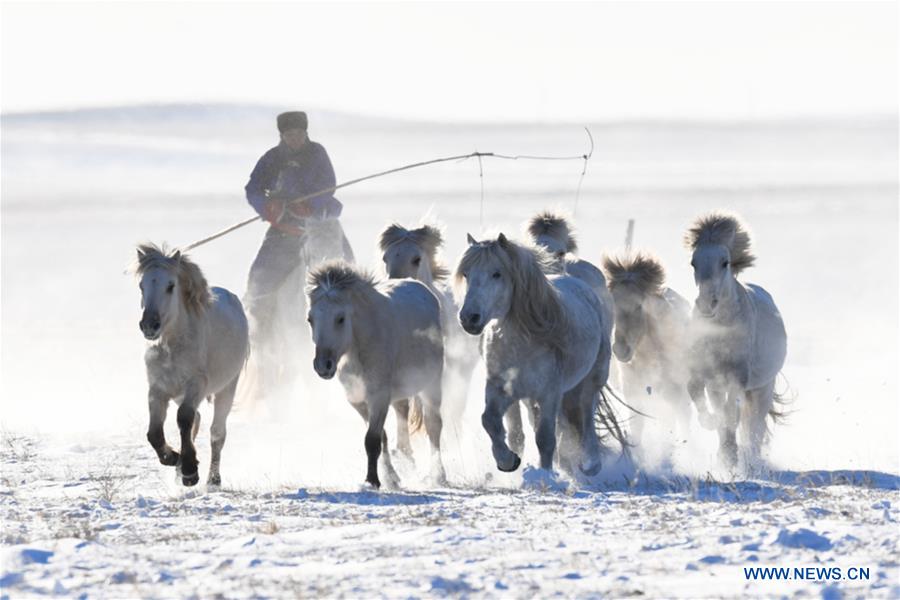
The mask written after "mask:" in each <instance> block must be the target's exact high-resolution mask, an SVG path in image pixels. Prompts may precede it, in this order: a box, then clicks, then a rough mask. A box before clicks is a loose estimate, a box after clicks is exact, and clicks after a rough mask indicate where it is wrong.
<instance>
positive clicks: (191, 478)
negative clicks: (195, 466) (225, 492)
mask: <svg viewBox="0 0 900 600" xmlns="http://www.w3.org/2000/svg"><path fill="white" fill-rule="evenodd" d="M199 482H200V473H192V474H191V475H184V474H182V476H181V483H183V484H184V485H186V486H188V487H192V486H195V485H197V484H198V483H199Z"/></svg>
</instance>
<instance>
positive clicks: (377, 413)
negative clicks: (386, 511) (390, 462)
mask: <svg viewBox="0 0 900 600" xmlns="http://www.w3.org/2000/svg"><path fill="white" fill-rule="evenodd" d="M389 405H390V399H389V398H387V397H386V396H385V397H379V398H376V399H371V400H370V401H369V402H368V411H367V412H368V413H369V415H368V416H369V419H368V422H369V423H368V424H369V427H368V429H367V430H366V438H365V446H366V456H367V458H368V471H367V473H366V481H367V482H368V483H369V484H371V485H372V486H373V487H375V488H380V487H381V480H379V479H378V458H379V457H380V456H381V450H382V446H383V445H386V444H387V433H386V432H385V431H384V421H385V419H386V418H387V411H388V406H389ZM354 408H356V407H355V406H354ZM357 410H359V409H357ZM360 414H361V411H360ZM385 449H386V446H385Z"/></svg>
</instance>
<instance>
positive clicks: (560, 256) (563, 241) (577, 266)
mask: <svg viewBox="0 0 900 600" xmlns="http://www.w3.org/2000/svg"><path fill="white" fill-rule="evenodd" d="M527 231H528V235H529V236H530V237H531V241H532V242H533V243H534V244H535V245H537V246H541V247H542V248H544V249H545V250H547V252H549V253H550V254H551V255H552V256H553V258H554V264H555V265H556V267H557V268H558V269H560V270H562V271H564V272H565V273H568V274H569V275H571V276H572V277H576V278H578V279H580V280H582V281H583V282H585V283H586V284H588V285H589V286H590V288H591V289H592V290H594V293H595V294H597V297H598V298H600V302H601V304H602V307H603V316H604V320H603V325H604V328H605V333H606V335H607V336H611V335H612V329H613V325H614V324H615V310H614V300H613V297H612V294H610V291H609V289H607V286H606V277H604V275H603V271H601V270H600V269H598V268H597V267H596V265H594V264H593V263H591V262H589V261H587V260H584V259H583V258H578V256H576V253H577V252H578V241H577V240H576V238H575V230H574V228H573V226H572V224H571V223H570V222H569V221H568V219H566V217H565V216H563V215H562V214H559V213H555V212H552V211H549V210H545V211H544V212H541V213H538V214H536V215H535V216H534V217H532V218H531V220H530V221H528V225H527Z"/></svg>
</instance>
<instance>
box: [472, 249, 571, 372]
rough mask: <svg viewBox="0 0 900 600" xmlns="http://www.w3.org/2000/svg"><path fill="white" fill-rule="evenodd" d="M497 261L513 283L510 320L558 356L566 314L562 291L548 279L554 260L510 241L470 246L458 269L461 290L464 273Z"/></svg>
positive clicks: (544, 252)
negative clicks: (483, 264)
mask: <svg viewBox="0 0 900 600" xmlns="http://www.w3.org/2000/svg"><path fill="white" fill-rule="evenodd" d="M491 259H496V260H498V261H499V262H500V264H501V265H503V266H504V268H505V270H506V272H507V273H508V274H509V276H510V279H511V280H512V286H513V290H512V297H513V302H512V306H511V307H510V312H509V318H510V319H511V320H512V322H513V323H514V324H515V325H516V326H517V327H518V328H519V329H520V330H521V331H522V332H523V333H524V334H525V335H527V336H529V337H530V338H531V340H532V341H534V342H536V343H539V344H544V345H547V346H549V347H550V348H552V349H553V350H554V352H556V353H557V354H558V355H562V354H563V353H564V351H565V347H566V339H565V338H566V333H565V331H566V325H567V320H566V314H565V311H564V310H563V305H562V303H561V302H560V299H559V295H558V291H557V290H556V288H555V287H553V285H552V284H551V283H550V281H549V280H548V279H547V276H546V275H545V272H548V271H550V270H552V269H553V268H554V263H555V261H554V258H553V256H552V255H551V254H550V253H549V252H547V251H546V250H544V249H543V248H538V247H534V246H525V245H523V244H519V243H517V242H514V241H512V240H509V239H507V240H506V242H505V243H501V242H500V241H499V238H498V239H495V240H487V241H483V242H477V243H475V244H471V245H469V247H468V248H467V249H466V251H465V253H464V254H463V256H462V258H461V259H460V261H459V265H458V266H457V268H456V273H455V277H454V279H455V281H456V285H457V287H458V288H462V287H463V286H464V279H465V278H464V277H463V273H465V272H467V271H469V270H470V269H472V268H473V267H476V266H478V265H480V264H482V263H484V262H486V261H489V260H491Z"/></svg>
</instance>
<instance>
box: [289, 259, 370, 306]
mask: <svg viewBox="0 0 900 600" xmlns="http://www.w3.org/2000/svg"><path fill="white" fill-rule="evenodd" d="M306 283H307V292H306V293H307V294H308V295H309V298H310V300H311V301H313V302H314V301H316V300H318V299H319V298H321V297H322V296H324V295H326V294H329V293H330V292H338V293H343V292H351V293H353V292H358V291H361V290H365V289H374V288H375V283H376V281H375V276H374V275H372V274H371V273H369V272H368V271H366V270H364V269H361V268H359V267H356V266H354V265H352V264H350V263H348V262H347V261H345V260H332V261H328V262H325V263H323V264H322V265H320V266H319V267H317V268H315V269H313V270H312V271H311V272H310V274H309V276H308V277H307V280H306Z"/></svg>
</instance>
